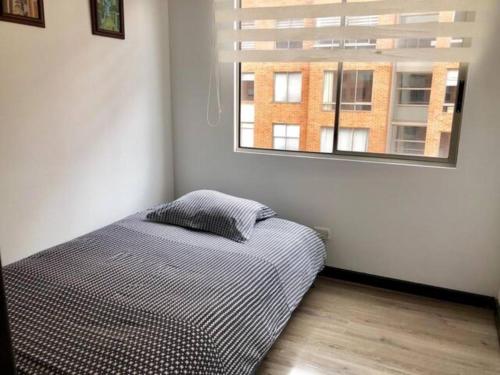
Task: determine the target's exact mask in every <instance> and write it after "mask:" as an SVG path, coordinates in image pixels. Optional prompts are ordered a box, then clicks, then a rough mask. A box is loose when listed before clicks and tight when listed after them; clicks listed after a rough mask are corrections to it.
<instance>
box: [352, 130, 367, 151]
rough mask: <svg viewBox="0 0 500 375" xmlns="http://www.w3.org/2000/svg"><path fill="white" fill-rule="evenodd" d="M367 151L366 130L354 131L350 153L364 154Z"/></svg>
mask: <svg viewBox="0 0 500 375" xmlns="http://www.w3.org/2000/svg"><path fill="white" fill-rule="evenodd" d="M367 149H368V129H354V134H353V137H352V151H356V152H366V151H367Z"/></svg>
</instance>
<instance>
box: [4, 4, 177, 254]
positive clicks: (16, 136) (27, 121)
mask: <svg viewBox="0 0 500 375" xmlns="http://www.w3.org/2000/svg"><path fill="white" fill-rule="evenodd" d="M45 15H46V25H47V27H46V28H45V29H41V28H37V27H31V26H24V25H17V24H12V23H7V22H0V212H1V216H0V248H1V254H2V260H3V261H4V263H9V262H12V261H14V260H17V259H20V258H22V257H25V256H27V255H29V254H32V253H34V252H36V251H39V250H42V249H44V248H46V247H49V246H51V245H55V244H58V243H61V242H62V241H66V240H69V239H71V238H73V237H75V236H78V235H81V234H84V233H86V232H88V231H90V230H94V229H96V228H99V227H101V226H103V225H106V224H108V223H111V222H113V221H115V220H117V219H120V218H122V217H124V216H126V215H129V214H131V213H134V212H136V211H138V210H142V209H144V208H146V207H149V206H151V205H154V204H156V203H159V202H162V201H165V200H167V199H169V198H171V196H172V186H173V185H172V184H173V176H172V174H173V172H172V156H171V151H172V145H171V126H170V104H169V103H170V97H169V89H168V88H169V69H168V67H169V57H168V25H167V19H168V14H167V2H166V1H163V0H126V1H125V19H126V20H125V24H126V34H127V38H126V40H125V41H121V40H116V39H111V38H103V37H99V36H94V35H92V34H91V25H90V11H89V2H88V1H80V0H46V1H45Z"/></svg>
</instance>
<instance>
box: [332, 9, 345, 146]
mask: <svg viewBox="0 0 500 375" xmlns="http://www.w3.org/2000/svg"><path fill="white" fill-rule="evenodd" d="M342 3H347V0H342ZM346 20H347V18H346V16H341V17H340V25H341V26H346V24H347V21H346ZM344 43H345V41H344V40H343V39H341V40H340V41H339V44H340V48H344ZM343 75H344V62H343V61H339V62H338V63H337V97H336V98H335V99H336V100H335V103H336V105H335V119H334V122H333V152H332V153H333V154H334V155H335V154H337V146H338V143H339V126H340V102H341V99H342V98H341V96H342V80H343V79H342V76H343Z"/></svg>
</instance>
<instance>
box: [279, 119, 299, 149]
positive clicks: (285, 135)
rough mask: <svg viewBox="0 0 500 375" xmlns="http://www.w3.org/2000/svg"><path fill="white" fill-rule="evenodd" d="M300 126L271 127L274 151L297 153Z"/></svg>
mask: <svg viewBox="0 0 500 375" xmlns="http://www.w3.org/2000/svg"><path fill="white" fill-rule="evenodd" d="M299 146H300V126H299V125H289V124H274V125H273V148H274V149H275V150H287V151H299Z"/></svg>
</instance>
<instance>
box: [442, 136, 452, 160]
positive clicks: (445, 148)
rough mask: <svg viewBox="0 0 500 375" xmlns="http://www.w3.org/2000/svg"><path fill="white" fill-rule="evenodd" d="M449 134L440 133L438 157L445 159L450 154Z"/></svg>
mask: <svg viewBox="0 0 500 375" xmlns="http://www.w3.org/2000/svg"><path fill="white" fill-rule="evenodd" d="M450 143H451V133H450V132H441V137H440V139H439V157H440V158H447V157H448V155H449V153H450Z"/></svg>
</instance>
